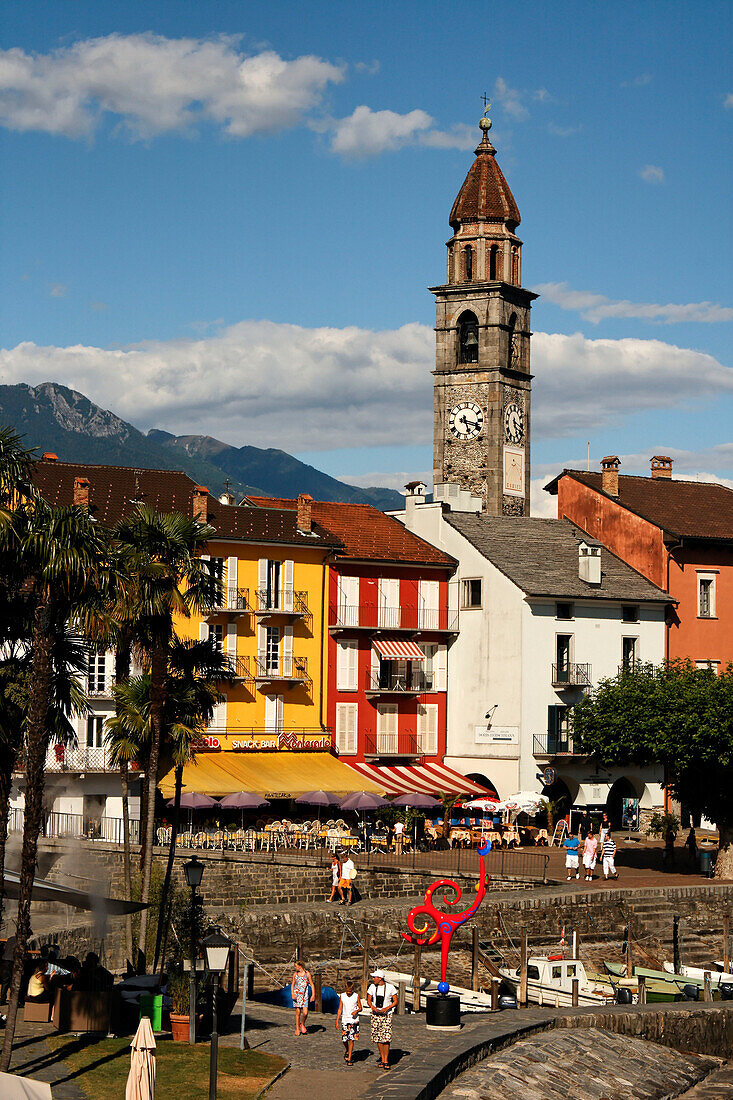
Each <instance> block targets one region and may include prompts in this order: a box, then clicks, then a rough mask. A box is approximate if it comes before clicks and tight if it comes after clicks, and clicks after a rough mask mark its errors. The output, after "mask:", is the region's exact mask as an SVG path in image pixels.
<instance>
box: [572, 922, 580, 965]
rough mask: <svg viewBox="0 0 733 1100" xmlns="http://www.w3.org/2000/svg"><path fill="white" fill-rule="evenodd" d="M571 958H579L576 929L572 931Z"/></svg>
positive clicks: (578, 942) (578, 941)
mask: <svg viewBox="0 0 733 1100" xmlns="http://www.w3.org/2000/svg"><path fill="white" fill-rule="evenodd" d="M573 958H574V959H579V958H580V936H579V934H578V931H577V929H576V928H574V929H573Z"/></svg>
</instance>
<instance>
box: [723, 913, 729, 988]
mask: <svg viewBox="0 0 733 1100" xmlns="http://www.w3.org/2000/svg"><path fill="white" fill-rule="evenodd" d="M729 967H730V917H729V916H728V914H727V913H724V914H723V972H724V973H725V974H729V973H730V970H729Z"/></svg>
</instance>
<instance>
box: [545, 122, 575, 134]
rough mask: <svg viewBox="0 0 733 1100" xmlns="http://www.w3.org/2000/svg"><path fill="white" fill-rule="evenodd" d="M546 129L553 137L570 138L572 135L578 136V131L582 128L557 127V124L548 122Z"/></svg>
mask: <svg viewBox="0 0 733 1100" xmlns="http://www.w3.org/2000/svg"><path fill="white" fill-rule="evenodd" d="M547 129H548V132H549V133H551V134H553V135H554V136H555V137H571V136H572V134H579V133H580V131H581V130H582V129H583V127H582V126H558V125H557V123H555V122H550V123H549V125H548V127H547Z"/></svg>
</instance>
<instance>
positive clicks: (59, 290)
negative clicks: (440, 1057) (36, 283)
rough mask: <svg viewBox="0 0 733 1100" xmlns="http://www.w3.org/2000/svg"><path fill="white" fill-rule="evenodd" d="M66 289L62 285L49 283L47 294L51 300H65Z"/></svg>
mask: <svg viewBox="0 0 733 1100" xmlns="http://www.w3.org/2000/svg"><path fill="white" fill-rule="evenodd" d="M67 290H68V287H66V286H64V284H63V283H51V284H50V286H49V288H48V293H49V295H50V296H51V298H65V297H66V292H67Z"/></svg>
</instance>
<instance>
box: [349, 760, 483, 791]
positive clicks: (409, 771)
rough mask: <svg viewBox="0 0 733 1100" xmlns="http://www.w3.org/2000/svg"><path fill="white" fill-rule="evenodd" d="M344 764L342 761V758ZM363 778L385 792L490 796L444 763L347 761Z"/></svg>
mask: <svg viewBox="0 0 733 1100" xmlns="http://www.w3.org/2000/svg"><path fill="white" fill-rule="evenodd" d="M344 763H346V761H345V760H344ZM348 766H349V767H350V768H353V769H354V771H355V772H358V774H359V775H360V776H361V777H362V778H363V779H368V780H370V782H372V783H376V784H377V785H378V786H379V787H381V788H382V789H383V790H384V793H385V794H414V793H415V792H418V793H420V794H462V795H466V794H470V795H474V796H477V795H492V796H493V791H491V792H489V791H487V789H486V787H482V786H481V784H480V783H474V781H473V779H468V778H467V777H466V776H465V775H461V773H460V772H457V771H454V770H453V768H448V767H446V765H445V764H416V765H415V766H414V767H410V766H409V765H394V766H385V767H380V766H379V765H378V764H362V763H356V762H354V763H351V762H349V765H348Z"/></svg>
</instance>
